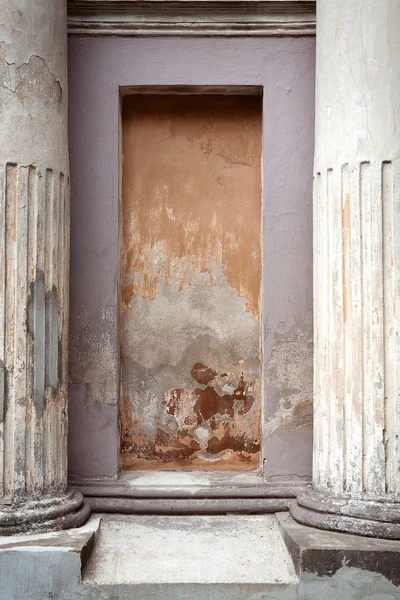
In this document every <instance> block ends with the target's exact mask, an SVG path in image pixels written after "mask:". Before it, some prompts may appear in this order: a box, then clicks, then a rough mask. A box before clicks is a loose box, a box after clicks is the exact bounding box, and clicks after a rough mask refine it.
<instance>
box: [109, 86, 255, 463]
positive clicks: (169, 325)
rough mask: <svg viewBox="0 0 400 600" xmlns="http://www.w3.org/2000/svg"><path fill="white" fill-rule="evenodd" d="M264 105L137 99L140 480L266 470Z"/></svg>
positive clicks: (127, 217) (135, 438)
mask: <svg viewBox="0 0 400 600" xmlns="http://www.w3.org/2000/svg"><path fill="white" fill-rule="evenodd" d="M261 122H262V121H261V97H259V96H235V95H233V96H232V95H227V96H218V95H215V96H214V95H205V96H202V95H187V96H177V95H135V94H133V95H131V96H127V97H125V98H123V110H122V131H123V165H122V172H123V176H122V231H123V236H122V252H121V401H120V432H121V454H122V466H123V468H126V469H136V468H137V469H146V468H150V469H151V468H160V469H174V468H189V469H190V468H193V469H218V470H220V469H240V470H247V469H256V468H258V467H259V464H260V420H261V394H260V377H261V348H260V283H261Z"/></svg>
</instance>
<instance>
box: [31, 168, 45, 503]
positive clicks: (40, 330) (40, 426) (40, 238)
mask: <svg viewBox="0 0 400 600" xmlns="http://www.w3.org/2000/svg"><path fill="white" fill-rule="evenodd" d="M46 186H47V178H46V177H45V176H44V174H42V173H41V172H38V177H37V195H36V203H37V207H36V213H37V220H36V230H37V235H36V239H37V243H36V278H35V283H34V292H35V313H34V322H35V345H34V349H35V356H34V361H35V363H34V405H35V411H34V412H35V439H34V455H35V488H36V490H37V493H38V494H40V493H41V491H42V490H43V482H44V472H45V458H44V454H45V453H44V449H45V439H44V412H45V358H46V352H45V347H46V327H45V318H46V312H45V268H46V267H45V263H46V257H45V254H46V250H45V244H46V236H45V229H46Z"/></svg>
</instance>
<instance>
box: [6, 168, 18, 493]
mask: <svg viewBox="0 0 400 600" xmlns="http://www.w3.org/2000/svg"><path fill="white" fill-rule="evenodd" d="M17 184H18V171H17V165H16V164H13V163H7V165H6V185H5V187H6V193H5V196H6V199H5V200H6V201H5V224H6V234H5V272H6V275H5V295H4V303H5V311H4V312H5V344H4V346H5V361H4V362H5V386H4V387H5V393H4V415H5V421H4V447H5V448H6V449H7V451H6V452H5V453H4V492H5V496H6V497H11V496H12V493H13V488H14V463H15V438H14V432H15V405H14V359H15V355H14V352H15V344H14V337H15V301H16V298H15V288H16V233H17V230H16V225H17V224H16V218H17V214H16V213H17V197H16V196H17Z"/></svg>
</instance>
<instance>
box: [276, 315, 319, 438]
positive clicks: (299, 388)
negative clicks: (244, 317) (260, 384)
mask: <svg viewBox="0 0 400 600" xmlns="http://www.w3.org/2000/svg"><path fill="white" fill-rule="evenodd" d="M312 336H313V332H312V325H311V319H306V320H304V321H296V322H295V323H294V325H293V326H292V327H291V328H290V329H289V330H288V331H287V332H284V333H281V334H280V333H276V334H275V343H274V345H273V348H272V352H271V356H270V359H269V361H268V363H267V371H266V393H267V395H268V399H269V403H268V412H267V415H266V418H267V420H266V423H265V425H264V432H265V434H266V435H270V434H272V433H273V432H275V431H276V430H278V429H283V430H298V429H312V422H313V405H312V401H313V380H312V371H313V337H312Z"/></svg>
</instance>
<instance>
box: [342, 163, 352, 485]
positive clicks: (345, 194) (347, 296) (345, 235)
mask: <svg viewBox="0 0 400 600" xmlns="http://www.w3.org/2000/svg"><path fill="white" fill-rule="evenodd" d="M341 180H342V181H341V197H342V261H343V263H342V288H343V292H342V293H343V370H344V396H343V425H344V427H343V430H344V439H343V489H344V490H347V488H348V482H349V478H350V470H349V449H350V448H351V345H350V343H349V332H348V329H349V316H350V310H351V284H350V281H351V273H350V268H351V267H350V240H351V232H350V181H349V166H348V164H345V165H343V166H342V177H341ZM349 388H350V393H349Z"/></svg>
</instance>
